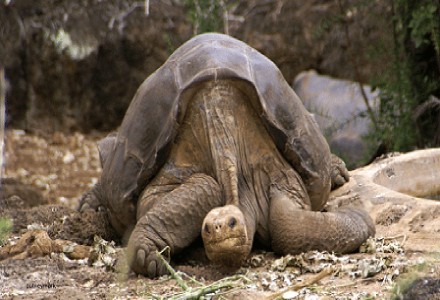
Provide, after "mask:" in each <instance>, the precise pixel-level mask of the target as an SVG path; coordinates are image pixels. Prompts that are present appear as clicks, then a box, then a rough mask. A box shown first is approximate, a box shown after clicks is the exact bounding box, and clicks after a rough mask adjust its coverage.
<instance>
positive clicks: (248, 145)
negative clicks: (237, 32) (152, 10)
mask: <svg viewBox="0 0 440 300" xmlns="http://www.w3.org/2000/svg"><path fill="white" fill-rule="evenodd" d="M98 146H99V149H100V155H101V162H102V166H103V171H102V175H101V178H100V182H99V184H98V185H97V186H96V187H95V188H94V189H93V190H92V191H91V192H90V193H89V194H88V195H87V196H86V197H84V200H83V202H82V209H87V208H90V207H95V208H96V206H97V205H102V206H103V207H104V208H106V209H107V210H108V216H109V219H110V221H111V224H112V225H113V227H114V228H115V229H116V230H117V231H118V232H119V234H121V235H124V234H125V235H129V240H128V253H129V262H130V266H131V268H132V269H133V270H134V271H135V272H137V273H142V274H145V275H148V276H150V277H155V276H158V275H161V274H163V273H165V272H166V270H165V268H164V266H163V264H162V263H161V261H160V259H159V258H158V257H157V256H156V250H161V249H163V248H165V247H166V246H168V247H169V251H170V254H171V255H173V254H175V253H178V252H179V251H181V250H182V249H184V248H185V247H187V246H188V245H189V244H190V243H192V242H193V241H194V240H195V239H196V238H197V237H198V236H200V234H201V235H202V238H203V243H204V247H205V252H206V254H207V257H208V258H209V259H210V260H212V261H213V262H214V263H218V264H224V265H229V266H235V265H239V264H240V263H241V262H242V261H243V260H244V259H245V258H246V257H247V256H248V255H249V253H250V251H251V248H252V245H253V243H254V241H256V240H258V241H259V243H260V244H261V245H263V246H266V247H270V248H271V249H273V251H275V252H276V253H279V254H287V253H298V252H302V251H307V250H312V249H316V250H328V251H334V252H339V253H346V252H351V251H355V250H356V249H357V248H358V247H359V246H360V245H361V243H363V242H364V241H365V240H366V239H367V238H368V237H369V236H372V235H374V232H375V229H374V224H373V222H372V220H371V218H370V217H369V215H368V214H367V213H366V212H365V211H364V210H362V209H360V208H343V209H340V210H338V211H335V212H322V210H323V207H324V205H325V204H326V201H327V200H328V198H329V193H330V190H331V185H332V183H333V184H335V185H338V184H341V183H344V182H345V180H346V178H347V176H348V175H347V174H348V173H347V170H346V169H345V165H343V163H341V161H340V160H338V158H336V157H335V156H332V154H331V153H330V150H329V147H328V144H327V143H326V141H325V139H324V138H323V136H322V134H321V133H320V131H319V129H318V127H317V125H316V123H315V122H314V121H313V119H312V117H311V115H310V114H309V113H308V112H307V111H306V110H305V108H304V106H303V105H302V103H301V101H300V99H299V98H298V97H297V96H296V94H295V93H294V91H293V90H292V89H291V88H290V86H289V85H288V84H287V82H286V81H285V79H284V78H283V76H282V75H281V73H280V71H279V70H278V68H277V67H276V66H275V64H274V63H272V62H271V61H270V60H269V59H268V58H266V57H265V56H264V55H262V54H261V53H259V52H258V51H256V50H255V49H253V48H251V47H249V46H248V45H246V44H245V43H243V42H241V41H238V40H236V39H234V38H232V37H229V36H226V35H222V34H203V35H199V36H196V37H194V38H193V39H191V40H190V41H188V42H186V43H185V44H184V45H182V46H181V47H180V48H178V49H177V50H176V51H175V52H174V54H172V55H171V56H170V58H169V59H168V60H167V61H166V62H165V64H164V65H163V66H162V67H160V68H159V69H158V70H157V71H156V72H155V73H153V74H152V75H151V76H149V77H148V78H147V79H146V80H145V81H144V82H143V83H142V85H141V86H140V88H139V89H138V91H137V93H136V95H135V97H134V99H133V101H132V102H131V104H130V107H129V108H128V111H127V113H126V115H125V117H124V119H123V121H122V124H121V126H120V127H119V129H118V131H117V133H116V134H113V135H110V136H108V137H107V138H105V139H104V140H103V141H101V142H100V143H99V145H98Z"/></svg>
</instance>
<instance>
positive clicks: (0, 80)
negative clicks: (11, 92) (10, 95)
mask: <svg viewBox="0 0 440 300" xmlns="http://www.w3.org/2000/svg"><path fill="white" fill-rule="evenodd" d="M5 123H6V79H5V69H3V68H1V69H0V178H3V167H4V161H3V159H4V157H3V155H4V148H5Z"/></svg>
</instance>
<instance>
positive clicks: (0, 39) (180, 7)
mask: <svg viewBox="0 0 440 300" xmlns="http://www.w3.org/2000/svg"><path fill="white" fill-rule="evenodd" d="M196 2H197V1H194V2H192V1H183V0H161V1H159V0H151V1H122V0H109V1H100V0H88V1H67V0H66V1H56V0H29V1H28V0H15V1H14V0H9V1H2V2H1V3H0V24H2V26H1V27H2V29H1V30H0V65H4V67H5V72H6V78H7V81H8V91H7V113H6V122H7V126H8V127H13V128H20V129H24V130H26V131H29V132H34V133H40V132H43V133H52V132H56V131H62V132H72V131H82V132H85V133H87V132H90V131H92V130H99V131H109V130H112V129H115V128H116V127H117V126H118V125H119V124H120V121H121V119H122V117H123V115H124V113H125V110H126V108H127V106H128V104H129V103H130V101H131V98H132V97H133V95H134V93H135V91H136V89H137V87H138V86H139V84H140V83H141V82H142V81H143V80H144V79H145V78H146V77H147V76H148V75H149V74H151V73H152V72H153V71H154V70H156V69H157V68H158V67H159V66H160V65H161V64H162V63H163V62H164V61H165V60H166V59H167V57H168V56H169V55H170V54H171V53H172V52H173V50H174V49H176V48H177V47H178V46H180V45H181V44H182V43H184V42H185V41H187V40H188V39H189V38H191V37H192V36H193V35H194V34H195V33H197V32H198V31H200V28H199V24H198V23H197V22H195V21H194V18H191V12H192V10H194V9H195V8H194V7H192V6H191V5H190V3H196ZM202 2H203V1H202ZM208 2H209V3H211V2H212V3H213V2H214V1H211V0H209V1H208V0H207V1H206V3H208ZM215 2H216V3H220V4H221V7H220V9H221V10H222V12H223V13H222V18H221V19H220V20H219V21H221V22H223V25H222V26H221V27H222V31H223V32H227V33H229V34H230V35H232V36H234V37H237V38H239V39H241V40H243V41H245V42H246V43H248V44H250V45H251V46H253V47H255V48H256V49H258V50H260V51H261V52H262V53H264V54H265V55H266V56H268V57H269V58H270V59H272V60H273V61H274V62H275V63H276V64H277V65H278V66H279V68H280V69H281V71H282V72H283V74H284V76H285V77H286V79H287V81H288V82H290V83H293V79H294V77H295V76H296V75H297V74H298V73H299V72H301V71H303V70H308V69H316V70H317V71H318V72H319V73H323V74H328V75H332V76H335V77H339V78H345V79H352V80H355V81H360V82H364V83H365V82H370V81H371V80H372V79H374V77H375V76H376V74H380V73H381V72H382V71H383V70H384V69H386V68H387V67H388V62H389V59H387V57H385V56H386V55H385V54H383V53H380V51H379V50H378V49H379V48H380V47H383V46H386V45H387V44H389V43H390V40H391V37H392V26H391V23H390V22H391V18H390V17H389V16H390V14H391V12H390V10H391V7H390V4H389V3H388V2H387V1H361V0H353V1H322V0H313V1H299V0H289V1H286V0H246V1H232V0H230V1H215ZM378 16H380V18H378Z"/></svg>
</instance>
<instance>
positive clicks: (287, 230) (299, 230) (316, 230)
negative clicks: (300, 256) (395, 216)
mask: <svg viewBox="0 0 440 300" xmlns="http://www.w3.org/2000/svg"><path fill="white" fill-rule="evenodd" d="M295 178H296V180H297V183H296V184H295V185H293V186H292V185H291V183H292V180H295ZM289 179H290V184H289V185H286V184H283V182H278V183H277V184H272V185H271V187H270V197H271V199H270V201H271V202H270V212H269V228H270V234H271V239H272V240H271V243H272V248H273V250H274V251H275V252H277V253H279V254H296V253H300V252H305V251H309V250H319V251H329V252H331V251H333V252H336V253H349V252H353V251H355V250H357V249H358V248H359V246H360V245H361V244H362V243H363V242H364V241H365V240H366V239H367V238H368V237H370V236H373V235H374V234H375V228H374V223H373V221H372V219H371V218H370V216H369V215H368V213H367V212H366V211H364V210H363V209H360V208H354V207H353V208H344V209H340V210H338V211H335V212H317V211H310V210H301V209H302V208H301V207H299V206H298V203H301V199H306V198H307V195H306V192H305V189H304V188H303V187H302V183H301V180H300V179H299V178H298V177H292V176H289ZM298 197H300V198H298ZM304 197H306V198H304Z"/></svg>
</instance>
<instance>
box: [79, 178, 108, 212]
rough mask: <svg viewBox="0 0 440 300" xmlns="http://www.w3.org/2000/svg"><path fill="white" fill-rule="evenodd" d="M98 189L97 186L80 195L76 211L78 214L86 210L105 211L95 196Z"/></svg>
mask: <svg viewBox="0 0 440 300" xmlns="http://www.w3.org/2000/svg"><path fill="white" fill-rule="evenodd" d="M98 189H99V186H98V184H97V185H95V186H94V187H93V188H92V189H91V190H89V191H87V192H85V193H84V194H83V195H82V197H81V199H80V201H79V207H78V211H80V212H84V211H87V210H93V211H105V207H104V206H103V205H102V203H101V202H100V201H99V198H98V196H97V191H98Z"/></svg>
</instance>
